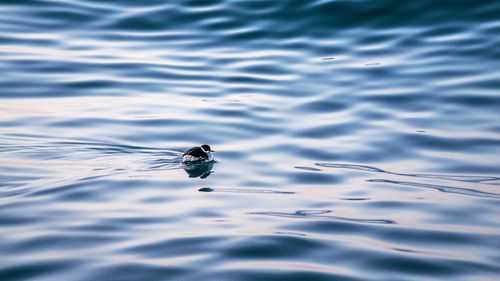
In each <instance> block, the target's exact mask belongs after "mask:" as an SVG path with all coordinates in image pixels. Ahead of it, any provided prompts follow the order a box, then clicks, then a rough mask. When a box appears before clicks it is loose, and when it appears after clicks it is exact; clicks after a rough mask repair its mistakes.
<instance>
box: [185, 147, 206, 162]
mask: <svg viewBox="0 0 500 281" xmlns="http://www.w3.org/2000/svg"><path fill="white" fill-rule="evenodd" d="M212 152H214V151H213V150H212V149H211V148H210V146H208V145H206V144H204V145H202V146H196V147H192V148H190V149H188V150H186V151H185V152H184V154H182V157H181V158H182V163H198V162H210V161H213V160H214V156H213V154H212Z"/></svg>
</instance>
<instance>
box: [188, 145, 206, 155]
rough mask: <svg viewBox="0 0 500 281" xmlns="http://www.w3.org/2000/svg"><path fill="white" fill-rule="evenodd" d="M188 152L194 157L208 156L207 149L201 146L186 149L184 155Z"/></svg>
mask: <svg viewBox="0 0 500 281" xmlns="http://www.w3.org/2000/svg"><path fill="white" fill-rule="evenodd" d="M186 154H189V155H192V156H194V157H206V156H207V154H206V153H205V151H203V149H201V147H192V148H190V149H188V150H186V152H184V154H183V155H186Z"/></svg>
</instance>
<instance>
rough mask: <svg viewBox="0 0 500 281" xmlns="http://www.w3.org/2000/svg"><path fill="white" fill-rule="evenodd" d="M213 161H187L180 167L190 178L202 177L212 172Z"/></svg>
mask: <svg viewBox="0 0 500 281" xmlns="http://www.w3.org/2000/svg"><path fill="white" fill-rule="evenodd" d="M213 166H214V162H213V161H210V162H201V163H189V164H183V165H182V168H183V169H184V171H186V173H188V175H189V177H190V178H201V179H204V178H206V177H208V176H210V174H211V173H212V168H213Z"/></svg>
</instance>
